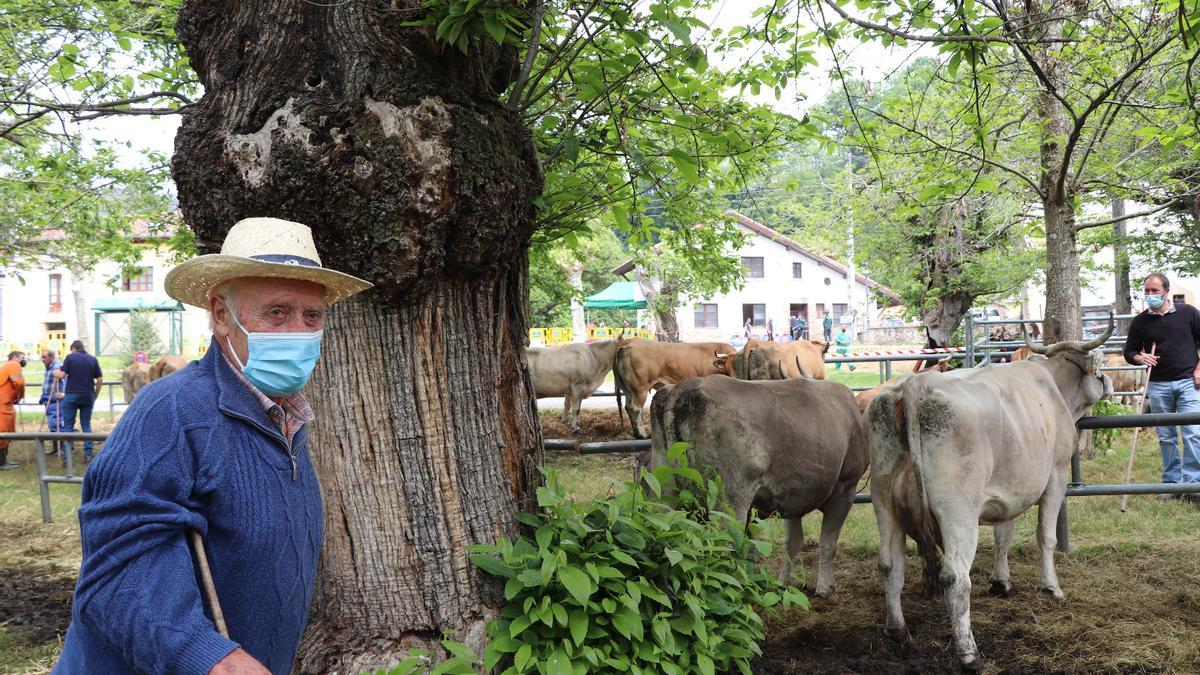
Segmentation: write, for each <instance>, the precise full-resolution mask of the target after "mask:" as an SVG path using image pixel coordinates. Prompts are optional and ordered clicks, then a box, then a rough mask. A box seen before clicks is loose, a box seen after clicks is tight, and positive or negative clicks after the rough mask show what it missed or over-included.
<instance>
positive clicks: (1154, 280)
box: [1142, 277, 1166, 295]
mask: <svg viewBox="0 0 1200 675" xmlns="http://www.w3.org/2000/svg"><path fill="white" fill-rule="evenodd" d="M1142 291H1143V292H1144V293H1145V294H1146V295H1164V294H1165V293H1166V289H1164V288H1163V285H1162V281H1161V280H1160V279H1159V278H1158V277H1150V278H1149V279H1146V283H1145V284H1142Z"/></svg>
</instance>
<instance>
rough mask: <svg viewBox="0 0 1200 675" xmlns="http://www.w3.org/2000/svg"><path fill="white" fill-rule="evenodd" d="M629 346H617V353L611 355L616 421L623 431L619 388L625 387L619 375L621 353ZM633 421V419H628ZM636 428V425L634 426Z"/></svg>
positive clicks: (622, 407)
mask: <svg viewBox="0 0 1200 675" xmlns="http://www.w3.org/2000/svg"><path fill="white" fill-rule="evenodd" d="M628 349H629V347H628V346H625V347H617V353H616V354H615V355H613V368H612V371H613V388H614V389H616V390H617V421H619V422H620V424H621V431H622V432H624V431H625V408H624V406H622V405H621V390H622V389H624V387H625V378H624V377H622V376H621V363H622V359H621V355H622V354H624V353H625V351H626V350H628ZM630 422H631V423H633V420H630ZM635 428H636V427H635Z"/></svg>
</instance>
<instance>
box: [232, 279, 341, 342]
mask: <svg viewBox="0 0 1200 675" xmlns="http://www.w3.org/2000/svg"><path fill="white" fill-rule="evenodd" d="M234 304H235V305H236V308H237V312H238V316H237V319H238V321H239V322H241V324H242V326H243V327H244V328H245V329H246V330H247V331H250V332H251V333H313V332H316V331H319V330H321V329H322V328H324V327H325V287H324V286H321V285H320V284H315V283H312V282H311V281H299V280H296V279H266V278H260V277H251V278H246V279H239V280H238V283H237V288H236V291H235V294H234ZM209 309H210V310H211V311H212V315H213V333H214V334H215V335H216V336H217V342H218V343H219V344H221V345H226V346H232V347H233V351H234V353H236V354H237V357H238V358H239V359H241V362H242V363H246V361H247V359H248V358H249V349H248V348H247V340H246V334H245V333H243V332H242V331H240V330H238V327H237V326H236V325H234V323H233V320H232V319H231V318H230V315H229V307H227V306H226V305H225V301H224V300H223V299H221V298H219V297H216V296H214V297H212V298H210V299H209ZM226 340H228V342H226Z"/></svg>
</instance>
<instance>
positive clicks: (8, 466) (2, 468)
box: [0, 462, 21, 471]
mask: <svg viewBox="0 0 1200 675" xmlns="http://www.w3.org/2000/svg"><path fill="white" fill-rule="evenodd" d="M20 466H21V465H20V464H13V463H11V462H10V463H8V464H0V471H12V470H13V469H16V468H18V467H20Z"/></svg>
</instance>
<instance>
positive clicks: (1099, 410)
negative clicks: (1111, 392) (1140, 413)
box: [1092, 399, 1134, 450]
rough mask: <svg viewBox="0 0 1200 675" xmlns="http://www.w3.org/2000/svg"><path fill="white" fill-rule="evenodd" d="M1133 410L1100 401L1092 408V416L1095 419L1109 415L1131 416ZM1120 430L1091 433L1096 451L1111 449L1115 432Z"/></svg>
mask: <svg viewBox="0 0 1200 675" xmlns="http://www.w3.org/2000/svg"><path fill="white" fill-rule="evenodd" d="M1133 412H1134V410H1133V408H1131V407H1129V406H1127V405H1122V404H1120V403H1117V402H1116V401H1110V400H1108V399H1101V400H1100V401H1098V402H1096V405H1094V406H1092V414H1093V415H1095V416H1096V417H1107V416H1109V415H1132V414H1133ZM1119 431H1121V430H1120V429H1096V430H1095V431H1093V432H1092V445H1094V446H1096V449H1097V450H1108V449H1109V448H1111V447H1112V444H1113V440H1114V439H1116V437H1117V432H1119Z"/></svg>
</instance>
